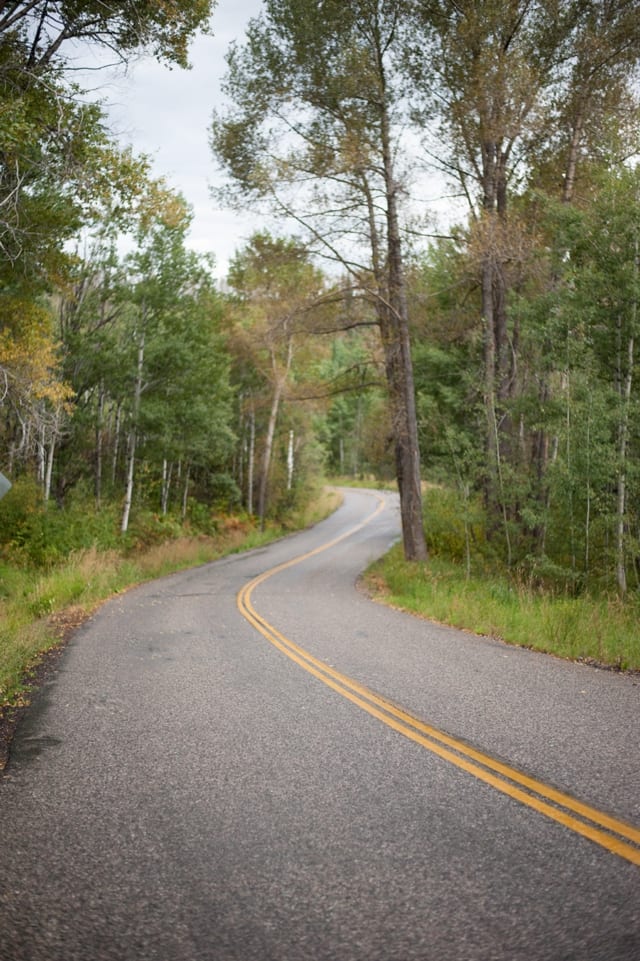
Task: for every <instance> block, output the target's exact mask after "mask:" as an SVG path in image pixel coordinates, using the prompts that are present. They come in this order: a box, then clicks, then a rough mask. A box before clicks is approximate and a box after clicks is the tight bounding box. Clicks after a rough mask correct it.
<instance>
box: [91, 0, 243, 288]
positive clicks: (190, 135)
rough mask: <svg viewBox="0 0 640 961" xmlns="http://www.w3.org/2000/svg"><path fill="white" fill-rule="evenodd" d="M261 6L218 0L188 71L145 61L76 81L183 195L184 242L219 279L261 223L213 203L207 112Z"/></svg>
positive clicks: (214, 174)
mask: <svg viewBox="0 0 640 961" xmlns="http://www.w3.org/2000/svg"><path fill="white" fill-rule="evenodd" d="M260 8H261V0H219V2H218V5H217V7H216V9H215V10H214V14H213V34H214V35H213V36H206V37H205V36H199V37H198V38H197V39H196V40H195V41H194V43H193V44H192V46H191V49H190V54H189V59H190V62H191V63H192V68H191V70H180V69H179V68H177V67H175V68H173V69H169V67H166V66H162V65H161V64H158V63H157V62H156V61H154V60H153V59H151V58H145V59H143V60H140V61H138V62H137V63H133V64H130V65H129V67H128V68H127V71H126V74H123V73H122V71H120V72H111V71H109V70H99V71H96V72H92V73H86V72H84V71H83V72H82V74H81V75H80V76H79V77H78V82H79V83H80V84H81V86H86V87H89V88H91V89H92V90H93V91H95V94H94V95H96V96H97V97H99V98H100V99H101V100H104V101H105V105H106V106H107V107H108V110H107V113H108V116H109V118H110V123H111V128H112V131H113V133H114V134H115V135H116V137H117V138H118V139H119V140H120V141H121V142H122V143H124V144H130V145H131V146H132V147H133V149H134V151H135V152H136V153H144V154H147V155H148V156H150V157H151V158H152V160H153V173H154V175H155V176H163V177H165V178H166V180H167V183H168V185H169V186H170V187H171V188H172V189H175V190H179V191H180V192H181V193H182V194H183V195H184V196H185V198H186V200H187V202H188V203H189V204H190V205H191V207H192V208H193V211H194V220H193V225H192V229H191V233H190V236H189V245H190V246H191V247H193V248H194V249H195V250H198V251H201V252H207V253H213V254H214V256H215V260H216V274H217V275H218V276H219V277H224V276H225V274H226V272H227V266H228V262H229V258H230V257H231V256H232V255H233V253H234V252H235V251H236V250H237V249H239V248H240V247H242V246H243V244H244V243H245V241H246V240H247V239H248V238H249V236H250V235H251V234H252V233H253V232H254V231H255V230H256V229H258V227H259V226H260V225H259V224H257V223H256V222H255V219H253V220H252V219H251V218H250V217H249V216H248V215H245V216H242V215H238V214H236V213H234V212H233V211H230V210H228V209H227V210H225V209H220V208H217V207H216V206H215V203H214V201H213V200H212V198H211V195H210V187H211V185H214V184H215V185H216V186H219V185H221V184H222V183H223V178H222V177H221V175H220V174H219V172H218V170H217V169H216V164H215V160H214V158H213V154H212V152H211V149H210V147H209V128H210V125H211V119H212V113H213V110H214V107H216V106H218V105H220V104H221V102H222V97H221V93H220V81H221V79H222V77H223V76H224V74H225V72H226V63H225V59H224V57H225V54H226V52H227V49H228V47H229V44H230V43H231V41H232V40H234V39H239V40H242V38H243V36H244V32H245V27H246V24H247V22H248V20H249V18H250V17H253V16H256V15H257V14H258V13H259V11H260ZM85 63H87V61H85ZM87 65H88V63H87Z"/></svg>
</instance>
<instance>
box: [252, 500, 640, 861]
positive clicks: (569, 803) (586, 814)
mask: <svg viewBox="0 0 640 961" xmlns="http://www.w3.org/2000/svg"><path fill="white" fill-rule="evenodd" d="M384 506H385V504H384V501H383V500H382V498H379V503H378V506H377V508H376V510H375V511H374V512H373V513H372V514H370V515H369V516H368V517H367V518H365V520H364V521H363V522H362V523H360V524H358V525H357V526H356V527H353V528H351V529H350V530H348V531H346V532H345V533H343V534H341V535H340V536H339V537H336V538H334V539H333V540H331V541H329V542H327V543H326V544H323V545H321V546H320V547H317V548H315V549H314V550H312V551H309V552H308V553H306V554H302V555H300V556H298V557H296V558H293V559H292V560H289V561H286V562H284V563H283V564H279V565H278V566H277V567H273V568H271V569H270V570H268V571H265V572H264V573H263V574H261V575H259V576H258V577H256V578H254V579H253V580H251V581H250V582H249V583H248V584H246V585H245V586H244V587H243V588H242V589H241V590H240V592H239V593H238V598H237V603H238V609H239V611H240V613H241V614H242V615H243V616H244V617H245V618H246V619H247V620H248V621H249V623H250V624H252V625H253V627H255V628H256V630H257V631H259V632H260V633H261V634H262V635H263V637H265V638H266V639H267V640H268V641H269V642H270V643H271V644H273V645H274V647H276V648H277V649H278V650H280V651H281V652H282V653H283V654H286V655H287V657H289V658H290V659H291V660H292V661H294V662H295V663H296V664H298V665H299V666H300V667H302V668H303V669H304V670H305V671H307V672H308V673H309V674H312V675H313V676H314V677H316V678H317V679H318V680H320V681H322V682H323V684H326V685H327V686H328V687H330V688H332V690H334V691H336V692H337V693H338V694H341V695H342V696H343V697H345V698H347V699H348V700H349V701H351V702H352V703H353V704H356V705H357V706H358V707H360V708H361V709H362V710H364V711H366V712H367V713H368V714H370V715H371V716H372V717H375V718H377V719H378V720H379V721H382V723H384V724H386V725H387V727H389V728H392V729H393V730H394V731H397V732H398V733H400V734H402V735H404V736H405V737H407V738H409V739H410V740H411V741H413V742H414V743H416V744H419V745H421V746H422V747H424V748H426V749H427V750H429V751H431V752H432V753H433V754H436V755H437V756H438V757H440V758H442V759H443V760H445V761H447V762H449V763H450V764H453V765H455V766H456V767H458V768H460V769H462V770H463V771H465V772H467V773H468V774H472V775H473V776H474V777H476V778H478V779H479V780H481V781H483V782H484V783H485V784H489V785H490V786H491V787H493V788H495V789H496V790H498V791H500V792H501V793H503V794H506V795H508V796H509V797H511V798H513V799H514V800H516V801H519V802H520V803H522V804H525V805H526V806H527V807H530V808H532V809H534V810H535V811H538V812H539V813H540V814H544V815H545V816H546V817H548V818H551V819H552V820H553V821H556V822H558V823H559V824H562V825H564V826H565V827H567V828H569V829H570V830H572V831H574V832H576V833H577V834H580V835H582V836H583V837H586V838H589V839H590V840H591V841H594V842H595V843H596V844H599V845H601V846H602V847H604V848H606V849H607V850H608V851H610V852H612V853H614V854H617V855H619V856H620V857H622V858H625V859H626V860H627V861H631V862H632V863H633V864H637V865H640V829H638V828H636V827H634V826H633V825H630V824H627V823H625V822H624V821H620V820H619V819H618V818H615V817H613V816H611V815H609V814H606V813H605V812H603V811H599V810H598V809H597V808H594V807H591V806H590V805H588V804H585V803H584V802H582V801H579V800H577V799H576V798H573V797H571V795H569V794H565V793H564V792H562V791H559V790H557V789H556V788H553V787H551V786H550V785H548V784H545V783H544V782H543V781H539V780H537V779H536V778H534V777H531V776H530V775H528V774H525V773H523V772H522V771H519V770H517V768H513V767H511V766H510V765H508V764H505V763H504V762H502V761H499V760H497V759H496V758H493V757H492V756H491V755H489V754H485V753H484V752H483V751H480V750H477V749H476V748H473V747H472V746H470V745H469V744H466V743H465V742H464V741H461V740H459V739H458V738H455V737H452V736H451V735H449V734H446V733H445V732H444V731H440V730H438V729H437V728H434V727H432V726H431V725H429V724H426V723H425V722H424V721H421V720H420V719H419V718H416V717H413V715H411V714H409V713H408V712H407V711H405V710H404V709H403V708H401V707H400V706H398V705H396V704H394V703H393V702H391V701H389V700H388V699H386V698H384V697H382V696H381V695H379V694H376V693H375V692H374V691H371V690H369V689H368V688H367V687H365V686H364V685H362V684H360V683H358V682H357V681H355V680H354V679H353V678H350V677H348V676H347V675H346V674H342V673H341V672H340V671H337V670H336V669H335V668H333V667H331V666H330V665H329V664H327V663H325V662H324V661H322V660H320V659H318V658H316V657H314V656H313V655H312V654H310V653H309V652H308V651H306V650H305V649H304V648H302V647H300V646H299V645H298V644H296V643H294V642H293V641H291V640H290V639H289V638H287V637H285V635H284V634H281V633H280V631H278V630H277V629H276V628H275V627H273V625H271V624H269V622H268V621H267V620H265V618H263V617H262V616H261V615H260V614H258V612H257V611H256V610H255V608H254V607H253V604H252V602H251V594H252V592H253V590H254V589H255V588H256V587H257V586H258V585H259V584H262V583H264V581H266V580H267V579H268V578H269V577H272V576H273V575H274V574H277V573H278V572H280V571H283V570H286V569H287V568H289V567H293V566H294V565H295V564H299V563H301V562H302V561H304V560H306V559H307V558H309V557H313V556H315V555H316V554H319V553H321V552H322V551H326V550H329V548H331V547H334V546H335V545H336V544H338V543H340V542H341V541H343V540H345V539H346V538H347V537H350V536H352V535H353V534H354V533H356V532H357V531H359V530H361V529H362V528H363V527H365V526H366V525H367V524H368V523H370V522H371V521H372V520H373V519H374V517H376V516H377V515H378V514H379V513H380V512H381V511H382V510H383V509H384ZM576 815H577V817H576ZM628 842H631V843H628ZM636 845H637V846H636Z"/></svg>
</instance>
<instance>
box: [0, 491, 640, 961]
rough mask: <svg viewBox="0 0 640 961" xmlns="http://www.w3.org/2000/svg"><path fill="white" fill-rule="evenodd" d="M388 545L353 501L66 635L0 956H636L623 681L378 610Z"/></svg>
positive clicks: (11, 829) (27, 780)
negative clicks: (361, 583) (366, 584)
mask: <svg viewBox="0 0 640 961" xmlns="http://www.w3.org/2000/svg"><path fill="white" fill-rule="evenodd" d="M398 531H399V519H398V511H397V504H396V500H395V498H394V496H393V495H390V494H384V495H380V494H376V493H375V492H365V491H355V492H349V493H346V495H345V501H344V504H343V506H342V507H341V508H340V509H339V510H338V511H337V512H336V513H335V514H334V515H333V516H332V517H330V518H329V519H327V520H326V521H324V522H323V523H321V524H319V525H317V526H316V527H314V528H313V529H312V530H309V531H305V532H303V533H301V534H297V535H295V536H292V537H289V538H286V539H284V540H282V541H280V542H278V543H277V544H274V545H272V546H270V547H268V548H266V549H261V550H257V551H253V552H251V553H248V554H244V555H237V556H234V557H231V558H228V559H225V560H222V561H218V562H216V563H213V564H209V565H205V566H203V567H200V568H198V569H195V570H192V571H188V572H186V573H181V574H177V575H172V576H170V577H167V578H163V579H161V580H159V581H155V582H153V583H150V584H147V585H144V586H141V587H139V588H136V589H135V590H133V591H130V592H128V593H126V594H124V595H121V596H119V597H117V598H115V599H113V600H112V601H110V602H109V603H108V604H106V605H105V606H104V607H102V608H101V609H100V611H99V612H98V613H97V614H96V615H95V616H94V617H93V618H92V619H91V621H89V622H88V623H87V624H86V625H84V626H83V627H82V628H81V629H80V630H79V631H78V632H77V634H76V635H75V637H74V639H73V640H72V642H71V643H70V645H69V647H68V648H67V650H66V652H65V654H64V656H63V658H62V660H61V662H60V664H59V668H58V670H57V672H56V673H55V675H54V676H53V677H51V679H50V680H49V681H48V682H47V684H46V685H45V687H44V688H43V689H42V691H41V693H40V695H39V697H38V698H37V700H36V702H35V703H34V705H33V707H32V708H31V710H30V711H29V712H28V714H27V717H26V719H25V720H24V721H23V723H22V724H21V726H20V728H19V730H18V733H17V736H16V739H15V741H14V746H13V750H12V756H11V760H10V763H9V765H8V767H7V769H6V771H5V774H4V777H3V778H2V780H1V781H0V959H1V961H152V959H153V961H637V959H638V958H640V843H638V842H640V831H638V829H637V827H636V829H633V828H631V827H629V825H633V824H635V825H636V826H637V825H640V767H639V763H638V745H639V744H640V686H639V684H638V678H633V677H625V676H622V675H618V674H615V673H613V672H607V671H600V670H595V669H593V668H589V667H586V666H582V665H577V664H571V663H566V662H563V661H560V660H557V659H555V658H550V657H547V656H545V655H542V654H538V653H534V652H530V651H525V650H521V649H516V648H510V647H507V646H505V645H503V644H502V643H500V642H499V641H495V640H492V639H489V638H478V637H475V636H473V635H471V634H469V633H465V632H459V631H455V630H452V629H449V628H445V627H442V626H438V625H434V624H431V623H429V622H426V621H423V620H420V619H417V618H412V617H410V616H408V615H405V614H402V613H400V612H398V611H394V610H391V609H388V608H386V607H384V606H382V605H379V604H375V603H373V602H371V601H370V600H368V599H367V598H366V597H365V596H364V595H363V594H362V593H360V592H358V591H357V590H356V587H355V581H356V578H357V575H358V573H359V572H360V571H361V570H362V569H363V567H364V566H366V564H368V563H369V562H370V561H371V560H372V559H373V558H375V557H377V556H379V555H380V554H382V553H383V552H384V551H385V550H386V549H387V547H388V546H389V545H390V544H391V543H392V542H393V540H394V539H395V538H396V537H397V536H398ZM294 561H295V563H294Z"/></svg>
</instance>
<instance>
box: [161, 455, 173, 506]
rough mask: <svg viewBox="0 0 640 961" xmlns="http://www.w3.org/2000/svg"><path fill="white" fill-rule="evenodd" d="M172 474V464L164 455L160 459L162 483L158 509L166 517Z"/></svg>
mask: <svg viewBox="0 0 640 961" xmlns="http://www.w3.org/2000/svg"><path fill="white" fill-rule="evenodd" d="M172 474H173V464H172V463H171V464H169V462H168V461H167V459H166V457H165V458H164V459H163V461H162V485H161V494H160V509H161V511H162V515H163V517H166V515H167V512H168V510H169V491H170V490H171V475H172Z"/></svg>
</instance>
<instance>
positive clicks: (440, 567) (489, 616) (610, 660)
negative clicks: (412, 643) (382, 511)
mask: <svg viewBox="0 0 640 961" xmlns="http://www.w3.org/2000/svg"><path fill="white" fill-rule="evenodd" d="M426 501H427V510H426V517H427V522H426V525H425V526H426V530H427V540H428V542H429V548H430V560H429V562H428V564H426V565H419V564H408V563H406V562H405V560H404V558H403V556H402V549H401V547H400V546H399V545H397V546H396V547H394V548H393V549H392V550H391V552H390V553H389V554H387V555H386V557H384V558H382V559H381V560H380V561H379V562H377V563H376V564H374V565H373V566H372V567H371V568H370V569H369V571H368V572H367V583H368V585H369V589H370V591H371V593H372V594H373V595H374V596H375V597H376V598H377V599H380V600H383V601H384V602H385V603H388V604H391V605H393V606H396V607H399V608H401V609H403V610H407V611H411V612H412V613H414V614H417V615H419V616H422V617H425V618H430V619H432V620H435V621H438V622H440V623H443V624H448V625H451V626H452V627H457V628H463V629H465V630H469V631H472V632H474V633H477V634H485V635H489V636H492V637H497V638H500V639H502V640H504V641H506V642H508V643H510V644H517V645H521V646H523V647H528V648H532V649H535V650H539V651H545V652H547V653H550V654H554V655H556V656H558V657H563V658H568V659H571V660H581V661H586V662H589V663H596V664H599V665H606V666H608V667H613V668H618V669H621V670H640V596H638V592H633V594H632V595H631V594H630V596H629V597H628V598H627V599H625V600H624V601H622V600H620V598H618V597H617V596H615V594H614V593H606V592H600V593H595V592H594V593H591V594H590V593H588V592H586V591H584V592H582V593H579V594H577V596H574V595H575V592H572V591H569V590H568V589H567V587H566V585H561V584H560V583H557V582H556V583H553V581H552V580H547V581H546V583H545V584H544V586H542V585H541V584H540V581H539V580H536V579H534V578H531V577H526V576H523V573H522V571H505V570H500V568H499V565H498V564H497V563H496V562H495V560H494V561H492V560H491V558H489V557H488V556H487V554H484V555H483V554H482V553H480V554H478V553H476V554H475V556H469V555H467V554H466V549H465V548H466V544H465V532H464V529H463V521H462V510H461V509H460V505H456V504H455V503H454V502H453V501H454V499H453V497H452V494H451V492H446V491H443V490H434V491H429V492H428V495H427V498H426Z"/></svg>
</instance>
